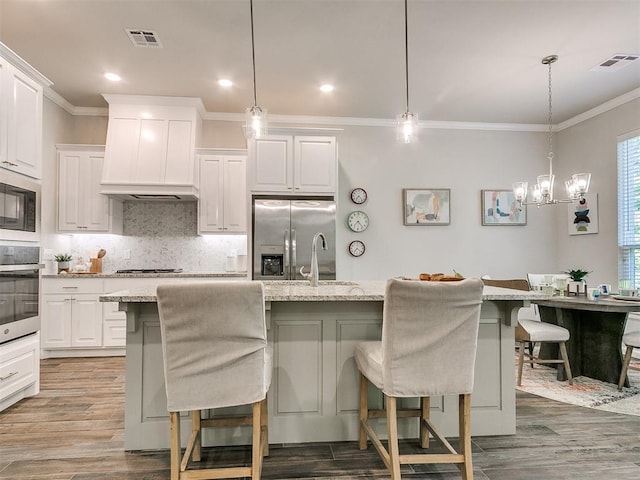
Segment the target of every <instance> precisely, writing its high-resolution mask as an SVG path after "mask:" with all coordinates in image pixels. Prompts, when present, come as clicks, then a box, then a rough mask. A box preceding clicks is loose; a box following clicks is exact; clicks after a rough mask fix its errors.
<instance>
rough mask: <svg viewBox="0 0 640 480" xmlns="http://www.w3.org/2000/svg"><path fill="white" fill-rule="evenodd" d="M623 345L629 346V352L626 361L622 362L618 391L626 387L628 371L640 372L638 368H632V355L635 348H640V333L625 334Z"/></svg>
mask: <svg viewBox="0 0 640 480" xmlns="http://www.w3.org/2000/svg"><path fill="white" fill-rule="evenodd" d="M622 343H624V344H625V345H626V346H627V351H626V353H625V354H624V361H623V362H622V371H621V372H620V381H619V382H618V390H622V387H623V385H624V381H625V380H626V378H627V371H628V370H629V369H630V368H631V369H632V370H640V368H637V367H630V366H629V364H630V363H631V355H632V354H633V349H634V348H640V331H638V330H636V331H634V332H628V333H625V334H624V335H623V336H622Z"/></svg>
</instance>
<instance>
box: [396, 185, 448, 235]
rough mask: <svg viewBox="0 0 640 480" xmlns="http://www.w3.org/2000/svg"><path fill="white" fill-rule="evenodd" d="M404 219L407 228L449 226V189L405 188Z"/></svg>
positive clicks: (403, 193) (403, 192) (403, 197)
mask: <svg viewBox="0 0 640 480" xmlns="http://www.w3.org/2000/svg"><path fill="white" fill-rule="evenodd" d="M402 201H403V218H404V224H405V225H407V226H428V225H449V224H450V223H451V190H450V189H449V188H403V189H402Z"/></svg>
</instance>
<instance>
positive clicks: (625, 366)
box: [618, 345, 633, 390]
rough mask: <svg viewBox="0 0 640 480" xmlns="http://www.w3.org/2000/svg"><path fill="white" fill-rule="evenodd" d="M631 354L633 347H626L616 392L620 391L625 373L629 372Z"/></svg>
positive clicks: (625, 376) (625, 377)
mask: <svg viewBox="0 0 640 480" xmlns="http://www.w3.org/2000/svg"><path fill="white" fill-rule="evenodd" d="M632 353H633V347H631V346H629V345H627V351H626V353H625V354H624V361H623V362H622V371H621V372H620V381H619V382H618V390H622V387H623V386H624V381H625V380H626V379H627V371H628V370H629V364H630V363H631V354H632Z"/></svg>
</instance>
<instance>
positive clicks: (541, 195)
mask: <svg viewBox="0 0 640 480" xmlns="http://www.w3.org/2000/svg"><path fill="white" fill-rule="evenodd" d="M557 60H558V56H557V55H549V56H546V57H544V58H543V59H542V64H543V65H548V67H549V74H548V78H549V84H548V93H549V154H548V159H549V173H548V174H543V175H538V178H537V179H536V183H535V185H533V186H532V187H531V200H532V201H530V202H527V195H528V193H529V184H528V183H527V182H515V183H514V184H513V194H514V196H515V198H516V201H517V202H518V203H520V204H521V205H537V206H538V207H541V206H543V205H555V204H558V203H570V202H574V201H576V200H580V199H582V198H584V196H585V194H586V193H587V192H588V191H589V183H590V182H591V174H590V173H575V174H573V175H572V176H571V178H570V179H569V180H567V181H566V182H564V185H565V188H566V191H567V198H564V199H555V198H553V192H554V189H553V187H554V181H555V175H554V174H553V115H552V114H553V108H552V107H553V103H552V90H551V86H552V85H551V65H553V64H554V63H555V62H556V61H557Z"/></svg>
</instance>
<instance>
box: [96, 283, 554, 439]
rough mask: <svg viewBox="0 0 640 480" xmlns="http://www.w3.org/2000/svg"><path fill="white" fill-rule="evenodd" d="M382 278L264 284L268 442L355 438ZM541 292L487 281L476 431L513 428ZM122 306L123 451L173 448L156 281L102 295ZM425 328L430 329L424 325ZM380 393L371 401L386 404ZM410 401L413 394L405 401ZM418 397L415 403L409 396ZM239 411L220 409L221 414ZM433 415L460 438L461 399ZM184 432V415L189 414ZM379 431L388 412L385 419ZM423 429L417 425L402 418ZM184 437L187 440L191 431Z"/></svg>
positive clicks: (231, 432) (441, 404)
mask: <svg viewBox="0 0 640 480" xmlns="http://www.w3.org/2000/svg"><path fill="white" fill-rule="evenodd" d="M385 284H386V282H384V281H378V282H342V281H327V282H320V285H319V286H318V287H311V286H309V284H308V282H306V281H289V282H288V281H283V282H265V301H266V305H265V307H266V312H267V329H268V341H269V342H270V343H272V345H273V347H274V362H273V368H274V372H273V380H272V384H271V389H270V390H269V395H268V400H269V441H270V442H271V443H300V442H316V441H339V440H355V439H356V438H357V433H358V410H357V409H358V372H357V368H356V366H355V362H354V359H353V349H354V346H355V344H356V343H358V342H361V341H366V340H379V339H380V334H381V325H382V306H383V300H384V289H385ZM542 298H546V297H545V296H544V295H542V294H540V293H538V292H523V291H516V290H509V289H503V288H498V287H485V288H484V294H483V304H482V309H481V318H480V329H479V332H478V353H477V360H476V367H475V388H474V392H473V396H472V434H473V435H502V434H514V433H515V381H514V377H515V374H514V372H515V369H514V358H515V355H514V325H515V323H516V321H517V311H518V309H519V308H520V307H522V306H527V305H528V304H529V303H530V301H531V300H535V299H542ZM100 300H101V301H103V302H119V308H120V310H122V311H124V312H126V317H127V341H126V355H127V361H126V391H125V396H126V402H125V449H126V450H142V449H153V448H168V446H169V424H168V414H167V410H166V399H165V390H164V374H163V368H162V345H161V338H160V322H159V317H158V309H157V304H156V296H155V287H153V286H149V287H140V288H134V289H131V290H128V291H121V292H115V293H112V294H108V295H102V296H101V297H100ZM425 335H428V331H426V330H425ZM381 402H382V399H381V396H380V395H379V394H378V393H375V394H374V392H373V391H372V392H371V394H370V405H371V406H372V407H375V408H380V407H381V406H382V403H381ZM406 402H407V404H414V403H415V402H416V400H414V399H407V400H406ZM412 402H413V403H412ZM237 411H238V409H220V410H217V411H216V415H225V414H233V413H234V412H237ZM431 417H432V420H433V421H434V423H436V425H438V426H439V427H440V428H441V429H442V431H443V432H444V433H445V435H457V433H456V432H457V421H458V420H457V419H458V412H457V400H456V398H454V397H437V398H432V399H431ZM184 422H185V425H184V427H185V428H184V429H183V432H184V433H188V430H189V429H188V417H187V416H186V415H185V417H184ZM379 426H380V431H383V430H384V419H380V425H379ZM399 432H400V435H402V436H417V422H415V421H407V422H402V423H401V426H400V428H399ZM249 433H250V432H248V431H245V430H239V429H228V430H226V431H224V430H223V431H216V432H205V435H204V439H203V440H204V443H205V445H223V444H226V445H230V444H248V443H250V442H249ZM185 440H186V437H185Z"/></svg>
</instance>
